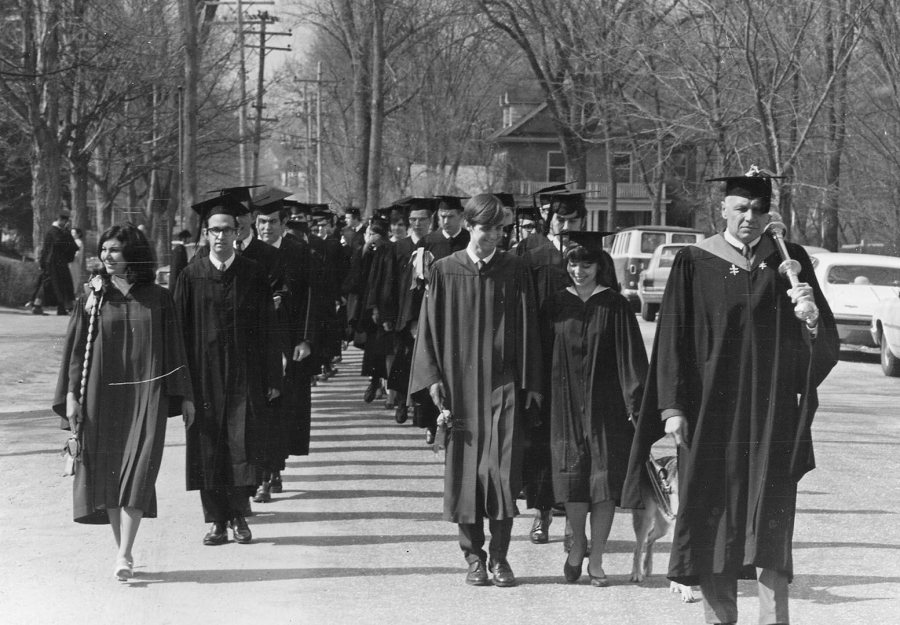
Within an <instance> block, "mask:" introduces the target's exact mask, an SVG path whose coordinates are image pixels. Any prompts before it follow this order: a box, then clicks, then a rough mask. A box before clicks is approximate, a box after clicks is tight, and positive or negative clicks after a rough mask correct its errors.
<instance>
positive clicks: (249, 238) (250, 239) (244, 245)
mask: <svg viewBox="0 0 900 625" xmlns="http://www.w3.org/2000/svg"><path fill="white" fill-rule="evenodd" d="M251 243H253V231H252V230H251V231H250V234H249V236H247V238H246V239H243V240H242V241H241V249H242V250H245V249H247V246H248V245H250V244H251ZM234 249H237V241H235V242H234Z"/></svg>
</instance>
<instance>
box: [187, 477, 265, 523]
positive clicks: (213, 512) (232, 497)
mask: <svg viewBox="0 0 900 625" xmlns="http://www.w3.org/2000/svg"><path fill="white" fill-rule="evenodd" d="M251 490H253V489H252V488H248V487H247V486H222V487H220V488H215V489H201V490H200V503H201V504H202V505H203V519H204V520H205V521H206V522H207V523H227V522H228V521H230V520H231V519H233V518H235V517H238V516H245V512H246V510H247V508H249V505H248V501H247V498H248V497H249V496H250V491H251Z"/></svg>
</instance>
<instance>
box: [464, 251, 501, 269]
mask: <svg viewBox="0 0 900 625" xmlns="http://www.w3.org/2000/svg"><path fill="white" fill-rule="evenodd" d="M496 253H497V248H496V247H495V248H494V251H493V252H491V253H490V254H488V255H487V256H485V257H484V258H478V257H477V256H475V252H473V251H472V248H471V247H466V254H468V255H469V260H471V261H472V264H473V265H475V266H476V267H477V266H478V261H479V260H480V261H482V262H483V263H484V264H485V265H487V264H488V263H489V262H491V259H492V258H493V257H494V254H496Z"/></svg>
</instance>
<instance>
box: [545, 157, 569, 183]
mask: <svg viewBox="0 0 900 625" xmlns="http://www.w3.org/2000/svg"><path fill="white" fill-rule="evenodd" d="M565 181H566V159H565V158H564V157H563V153H562V152H547V182H565Z"/></svg>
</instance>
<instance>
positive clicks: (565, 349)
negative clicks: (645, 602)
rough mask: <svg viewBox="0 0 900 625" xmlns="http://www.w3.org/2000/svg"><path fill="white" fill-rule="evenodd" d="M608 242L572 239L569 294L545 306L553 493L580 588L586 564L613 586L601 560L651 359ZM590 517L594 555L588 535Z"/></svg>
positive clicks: (595, 580) (567, 568)
mask: <svg viewBox="0 0 900 625" xmlns="http://www.w3.org/2000/svg"><path fill="white" fill-rule="evenodd" d="M602 236H603V234H602V233H596V232H572V233H570V238H571V240H572V241H573V242H575V243H576V245H574V246H572V247H570V248H569V249H568V250H567V251H566V254H565V261H566V267H567V270H568V273H569V275H570V276H571V278H572V283H573V284H572V286H569V287H566V288H564V289H561V290H559V291H557V292H556V293H554V294H553V295H552V296H551V297H550V298H548V300H547V303H546V305H545V308H544V311H543V314H542V319H543V322H544V324H545V331H544V332H543V333H542V336H543V337H544V340H545V341H546V342H548V343H549V342H552V344H547V345H545V348H546V349H548V350H550V352H551V353H552V355H553V369H552V376H551V385H552V386H551V404H550V405H551V413H550V419H551V423H550V426H551V428H550V429H551V433H550V444H551V455H552V461H553V466H552V471H553V492H554V495H555V497H556V500H557V501H558V502H561V503H564V504H565V508H566V519H567V521H568V522H569V523H570V524H571V526H572V530H573V534H574V536H573V543H572V546H571V549H570V550H569V553H568V556H567V559H566V563H565V565H564V567H563V573H564V576H565V579H566V581H568V582H570V583H574V582H576V581H578V579H579V578H580V577H581V567H582V563H583V560H584V558H585V557H586V556H587V557H588V558H589V559H588V575H589V576H590V578H591V584H592V585H594V586H606V585H607V583H608V581H607V577H606V574H605V573H604V571H603V551H604V550H605V548H606V541H607V538H608V537H609V532H610V528H611V527H612V521H613V514H614V512H615V506H616V504H617V503H618V501H619V499H620V497H621V494H622V484H623V481H624V479H625V471H626V468H627V463H628V454H629V450H630V448H631V439H632V432H633V426H632V424H631V423H629V417H630V415H631V414H634V413H637V411H638V409H639V408H640V403H641V395H642V391H643V382H644V376H645V374H646V372H647V353H646V351H645V349H644V343H643V340H642V338H641V333H640V330H639V329H638V324H637V320H636V319H635V316H634V313H633V312H632V310H631V307H630V306H629V304H628V301H627V300H626V299H625V298H624V297H623V296H622V295H621V294H620V293H619V286H618V282H617V281H616V275H615V269H614V266H613V260H612V258H611V257H610V256H609V254H607V253H606V252H605V251H603V248H602ZM588 512H590V515H591V542H590V545H591V549H590V553H588V540H587V536H586V534H585V526H586V523H587V515H588Z"/></svg>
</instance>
